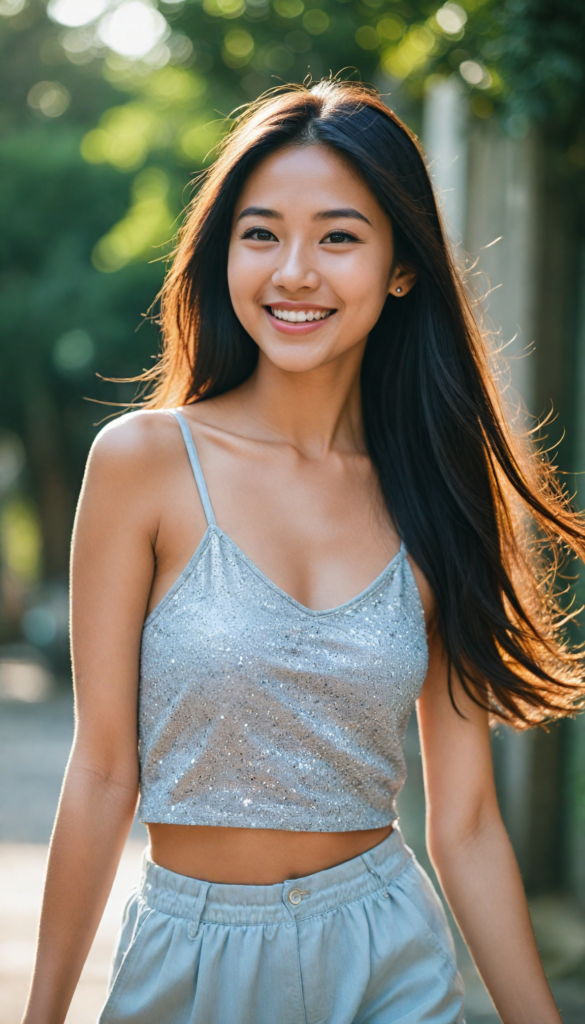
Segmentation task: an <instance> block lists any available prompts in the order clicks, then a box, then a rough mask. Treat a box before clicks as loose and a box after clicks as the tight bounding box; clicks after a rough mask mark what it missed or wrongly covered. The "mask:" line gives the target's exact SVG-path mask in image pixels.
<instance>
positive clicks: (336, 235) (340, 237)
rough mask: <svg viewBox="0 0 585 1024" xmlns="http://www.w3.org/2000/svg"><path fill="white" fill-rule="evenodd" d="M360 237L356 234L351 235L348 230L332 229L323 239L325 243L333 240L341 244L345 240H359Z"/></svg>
mask: <svg viewBox="0 0 585 1024" xmlns="http://www.w3.org/2000/svg"><path fill="white" fill-rule="evenodd" d="M357 241H358V239H357V238H356V237H355V235H350V234H349V232H348V231H330V232H329V234H328V235H326V236H325V238H324V239H323V242H324V243H330V242H333V243H335V244H337V245H340V244H341V243H343V242H357Z"/></svg>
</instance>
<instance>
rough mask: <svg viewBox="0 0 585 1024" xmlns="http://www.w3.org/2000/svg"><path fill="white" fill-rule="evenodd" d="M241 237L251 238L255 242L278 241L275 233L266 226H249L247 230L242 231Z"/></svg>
mask: <svg viewBox="0 0 585 1024" xmlns="http://www.w3.org/2000/svg"><path fill="white" fill-rule="evenodd" d="M242 238H253V239H254V240H255V241H256V242H277V241H278V239H277V237H276V235H273V234H272V231H269V230H268V228H249V229H248V231H244V234H243V235H242Z"/></svg>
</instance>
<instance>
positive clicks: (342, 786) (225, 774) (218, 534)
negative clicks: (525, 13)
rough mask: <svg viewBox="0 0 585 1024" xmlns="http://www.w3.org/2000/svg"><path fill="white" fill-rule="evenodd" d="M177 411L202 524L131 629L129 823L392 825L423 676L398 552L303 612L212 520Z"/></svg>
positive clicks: (325, 828) (417, 627) (421, 640)
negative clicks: (133, 687) (357, 583)
mask: <svg viewBox="0 0 585 1024" xmlns="http://www.w3.org/2000/svg"><path fill="white" fill-rule="evenodd" d="M174 415H175V416H176V418H177V420H178V422H179V425H180V427H181V431H182V433H183V438H184V440H185V444H186V446H187V451H188V454H189V459H190V462H191V466H192V468H193V473H194V475H195V480H196V483H197V486H198V488H199V493H200V496H201V501H202V504H203V508H204V511H205V514H206V516H207V522H208V527H207V530H206V533H205V535H204V537H203V540H202V541H201V543H200V545H199V547H198V548H197V551H196V552H195V554H194V555H193V557H192V559H191V561H190V562H189V564H188V565H187V567H186V568H185V569H184V571H183V572H182V573H181V575H180V576H179V578H178V579H177V581H176V582H175V584H174V585H173V586H172V587H171V589H170V590H169V591H168V593H167V594H166V595H165V597H163V599H162V601H161V602H160V604H158V605H157V606H156V608H155V609H154V611H152V612H151V614H150V615H149V616H148V618H147V619H146V622H145V624H144V631H143V635H142V646H141V659H140V691H139V736H140V790H141V794H140V818H141V820H142V821H144V822H167V823H171V824H177V825H231V826H239V827H245V828H273V829H289V830H295V831H302V832H346V831H352V830H354V829H373V828H379V827H381V826H383V825H388V824H390V823H391V822H392V821H393V820H394V819H395V818H396V810H395V799H396V795H397V793H398V792H399V791H400V789H401V787H402V785H403V783H404V780H405V777H406V770H405V762H404V751H403V745H404V734H405V730H406V725H407V722H408V719H409V716H410V713H411V711H412V708H413V706H414V702H415V700H416V698H417V697H418V695H419V693H420V689H421V686H422V682H423V679H424V676H425V673H426V668H427V643H426V631H425V623H424V616H423V610H422V605H421V601H420V597H419V592H418V588H417V585H416V583H415V580H414V577H413V574H412V570H411V568H410V566H409V563H408V560H407V558H406V551H405V548H404V544H402V545H401V548H400V551H399V552H398V554H397V555H396V556H395V557H394V558H393V559H392V561H391V562H390V564H389V565H388V566H387V567H386V568H385V569H384V571H383V572H382V573H381V574H380V575H379V576H378V578H377V579H375V580H374V582H373V583H371V584H370V586H369V587H367V588H366V589H365V590H364V591H363V592H362V593H361V594H358V596H357V597H354V598H352V600H351V601H346V602H345V604H342V605H339V607H337V608H331V609H328V610H327V611H313V610H311V609H309V608H306V607H305V606H304V605H302V604H300V603H299V602H298V601H295V600H294V598H292V597H290V596H289V595H288V594H287V593H285V591H283V590H281V589H280V588H279V587H277V586H276V585H275V584H274V583H272V582H271V580H269V579H268V577H266V576H265V575H264V573H262V572H261V571H260V570H259V569H258V568H257V567H256V566H255V565H254V563H253V562H251V561H250V559H249V558H248V557H247V556H246V555H245V554H244V553H243V551H241V550H240V548H238V547H237V545H236V544H234V542H233V541H232V540H230V538H229V537H228V536H227V535H226V534H225V533H224V532H223V530H221V529H220V528H219V527H218V526H217V524H216V522H215V519H214V516H213V510H212V507H211V503H210V500H209V495H208V493H207V488H206V486H205V481H204V479H203V474H202V472H201V467H200V465H199V460H198V458H197V453H196V450H195V445H194V443H193V438H192V436H191V431H190V429H189V426H188V424H187V422H186V420H185V419H184V417H182V416H181V414H180V413H179V412H176V411H175V412H174Z"/></svg>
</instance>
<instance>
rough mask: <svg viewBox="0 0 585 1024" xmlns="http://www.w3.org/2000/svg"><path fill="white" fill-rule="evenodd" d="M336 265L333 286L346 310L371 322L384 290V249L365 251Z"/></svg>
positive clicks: (387, 267)
mask: <svg viewBox="0 0 585 1024" xmlns="http://www.w3.org/2000/svg"><path fill="white" fill-rule="evenodd" d="M360 255H361V258H357V259H356V260H355V261H353V260H352V261H349V262H348V263H347V264H346V265H345V266H344V267H343V268H339V270H338V273H337V275H336V277H337V288H338V293H339V295H340V297H341V298H343V301H344V304H345V307H346V311H347V312H348V313H350V314H352V315H353V316H354V317H356V318H357V319H359V321H360V322H362V321H367V320H371V319H372V318H373V321H374V322H375V321H376V320H377V318H378V316H379V314H380V311H381V309H382V306H383V305H384V302H385V300H386V295H387V293H388V285H389V283H390V265H389V263H388V260H387V258H386V253H382V252H368V253H367V255H366V254H365V253H364V254H363V255H362V254H360Z"/></svg>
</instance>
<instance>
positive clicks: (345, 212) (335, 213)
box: [314, 206, 372, 227]
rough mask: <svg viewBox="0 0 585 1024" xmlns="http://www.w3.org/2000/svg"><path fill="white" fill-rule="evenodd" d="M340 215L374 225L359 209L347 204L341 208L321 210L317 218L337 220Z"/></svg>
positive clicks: (316, 215)
mask: <svg viewBox="0 0 585 1024" xmlns="http://www.w3.org/2000/svg"><path fill="white" fill-rule="evenodd" d="M338 217H353V218H355V219H357V220H363V221H365V222H366V224H369V225H370V227H371V226H372V225H371V223H370V221H369V220H368V218H367V217H364V215H363V213H360V212H359V210H354V209H353V207H352V206H346V207H344V208H343V209H341V210H321V212H320V213H316V214H315V217H314V219H315V220H337V218H338Z"/></svg>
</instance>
